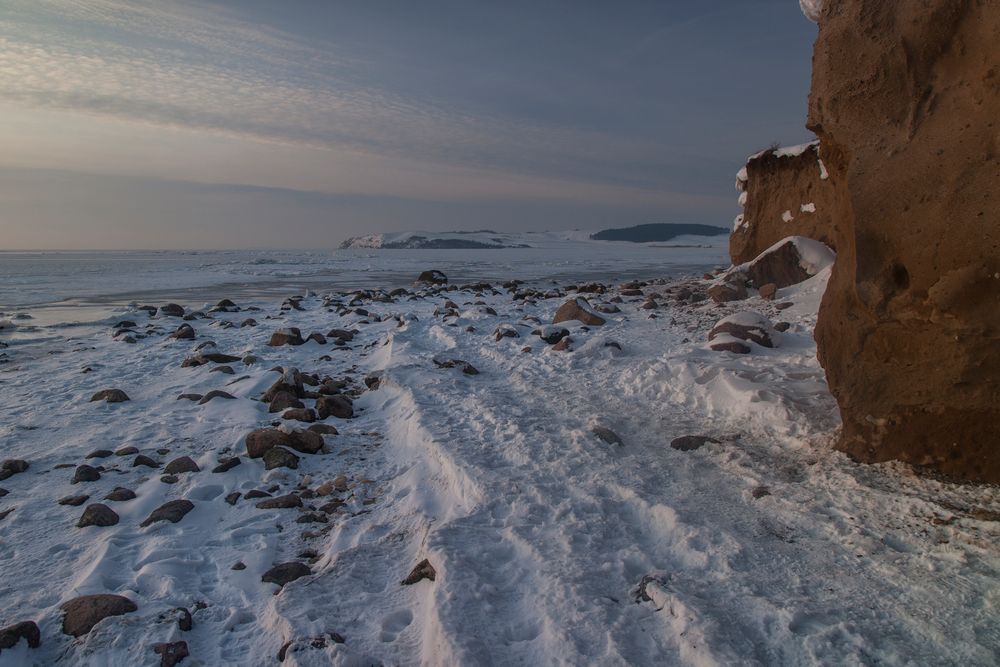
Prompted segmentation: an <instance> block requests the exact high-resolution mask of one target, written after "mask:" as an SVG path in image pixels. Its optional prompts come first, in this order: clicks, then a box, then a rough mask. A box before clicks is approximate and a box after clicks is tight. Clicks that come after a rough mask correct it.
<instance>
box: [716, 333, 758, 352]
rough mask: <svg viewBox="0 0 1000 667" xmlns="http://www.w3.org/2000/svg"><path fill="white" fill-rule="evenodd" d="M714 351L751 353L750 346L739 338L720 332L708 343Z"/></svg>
mask: <svg viewBox="0 0 1000 667" xmlns="http://www.w3.org/2000/svg"><path fill="white" fill-rule="evenodd" d="M708 349H710V350H712V351H713V352H733V353H735V354H750V346H749V345H747V344H746V343H744V342H743V341H742V340H740V339H739V338H735V337H733V336H730V335H729V334H719V335H718V336H716V337H715V339H714V340H712V341H711V342H710V343H709V344H708Z"/></svg>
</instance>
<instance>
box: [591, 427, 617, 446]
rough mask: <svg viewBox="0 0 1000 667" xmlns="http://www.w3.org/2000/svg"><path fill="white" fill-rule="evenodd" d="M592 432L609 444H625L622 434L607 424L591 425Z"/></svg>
mask: <svg viewBox="0 0 1000 667" xmlns="http://www.w3.org/2000/svg"><path fill="white" fill-rule="evenodd" d="M590 432H591V433H593V434H594V435H596V436H597V437H598V438H599V439H601V440H603V441H604V442H606V443H608V444H609V445H619V446H621V445H624V444H625V442H624V441H622V439H621V436H619V435H618V434H617V433H615V432H614V431H612V430H611V429H610V428H608V427H606V426H600V425H595V426H591V427H590Z"/></svg>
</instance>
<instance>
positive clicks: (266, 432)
mask: <svg viewBox="0 0 1000 667" xmlns="http://www.w3.org/2000/svg"><path fill="white" fill-rule="evenodd" d="M287 442H288V434H287V433H285V432H284V431H279V430H278V429H276V428H260V429H257V430H256V431H252V432H250V433H249V434H247V437H246V445H247V455H248V456H249V457H250V458H252V459H257V458H260V457H261V456H264V454H266V453H267V452H268V451H269V450H270V449H272V448H274V447H276V446H278V445H284V444H287Z"/></svg>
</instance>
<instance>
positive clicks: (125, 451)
mask: <svg viewBox="0 0 1000 667" xmlns="http://www.w3.org/2000/svg"><path fill="white" fill-rule="evenodd" d="M138 453H139V448H138V447H135V446H133V445H128V446H126V447H120V448H119V449H117V450H115V456H131V455H132V454H138Z"/></svg>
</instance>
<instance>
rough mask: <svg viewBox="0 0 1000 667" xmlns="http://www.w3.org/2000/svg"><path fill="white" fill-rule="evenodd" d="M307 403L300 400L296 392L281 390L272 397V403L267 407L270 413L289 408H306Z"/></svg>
mask: <svg viewBox="0 0 1000 667" xmlns="http://www.w3.org/2000/svg"><path fill="white" fill-rule="evenodd" d="M304 407H306V406H305V404H304V403H303V402H302V401H300V400H299V399H298V398H297V397H296V396H295V395H294V394H292V393H290V392H287V391H279V392H277V393H276V394H274V397H273V398H272V399H271V403H270V405H268V407H267V411H268V412H270V413H275V412H284V411H285V410H287V409H289V408H304Z"/></svg>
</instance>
